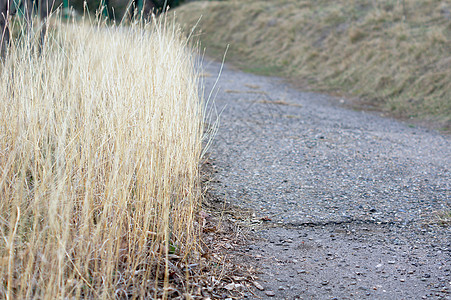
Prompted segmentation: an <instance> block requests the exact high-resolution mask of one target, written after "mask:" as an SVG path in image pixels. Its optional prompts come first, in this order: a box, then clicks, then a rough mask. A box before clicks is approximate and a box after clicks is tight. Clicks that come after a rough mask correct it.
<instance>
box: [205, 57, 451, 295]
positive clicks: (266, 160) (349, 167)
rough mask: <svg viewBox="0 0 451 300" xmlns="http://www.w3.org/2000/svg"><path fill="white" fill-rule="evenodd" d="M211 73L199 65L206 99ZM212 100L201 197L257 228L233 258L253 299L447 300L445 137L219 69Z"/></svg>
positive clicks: (449, 252) (448, 146) (449, 192)
mask: <svg viewBox="0 0 451 300" xmlns="http://www.w3.org/2000/svg"><path fill="white" fill-rule="evenodd" d="M220 68H221V66H220V64H218V63H215V62H210V61H206V62H205V65H204V77H203V81H204V82H203V83H204V85H205V90H206V92H209V91H211V90H212V89H213V86H214V83H215V81H216V78H217V74H218V73H219V70H220ZM213 91H214V93H213V94H215V95H216V96H215V97H214V101H211V102H210V103H209V107H210V110H209V111H210V112H213V111H217V112H220V117H219V130H218V132H217V134H216V136H215V138H214V140H213V142H212V145H211V146H210V148H209V153H210V157H211V159H212V161H213V163H214V166H215V169H216V172H217V173H215V177H214V180H213V182H212V186H211V192H212V193H213V194H214V195H215V196H217V197H220V198H222V199H224V201H227V202H230V203H232V204H234V205H238V206H240V207H243V208H246V209H250V210H252V211H253V214H254V217H253V218H254V220H255V222H263V221H262V220H265V221H264V222H265V224H268V225H267V226H264V227H262V228H261V229H259V230H257V232H256V233H257V235H259V236H260V237H261V239H260V240H259V241H256V242H255V243H253V244H252V245H249V246H248V247H247V248H245V249H244V251H246V252H248V254H249V255H251V256H252V257H254V258H255V259H257V260H258V263H259V266H260V268H261V270H262V274H261V275H260V278H261V281H260V283H261V285H262V286H263V287H264V289H263V290H261V291H260V290H258V289H257V290H256V291H255V294H256V295H257V296H258V297H260V298H262V299H275V298H276V299H334V298H335V299H357V298H368V299H418V298H419V299H421V298H422V297H426V298H437V299H450V295H451V294H450V292H451V230H450V227H449V226H440V224H439V222H438V221H437V212H440V211H450V210H451V139H450V137H449V136H445V135H441V134H439V133H437V132H434V131H431V130H428V129H424V128H420V127H416V126H413V125H408V124H406V123H401V122H398V121H396V120H392V119H387V118H382V117H380V116H378V115H377V114H374V113H366V112H360V111H352V110H349V109H345V108H343V105H342V104H346V101H347V100H346V99H334V98H331V97H329V96H325V95H320V94H315V93H309V92H301V91H298V90H295V89H293V88H291V87H290V86H289V85H288V84H286V83H284V82H283V81H282V80H281V79H278V78H271V77H260V76H256V75H251V74H246V73H242V72H239V71H237V70H234V69H233V68H231V67H229V66H227V65H226V66H225V67H224V70H223V71H222V74H221V76H220V78H219V82H218V85H217V86H216V89H214V90H213ZM207 94H208V93H207ZM209 121H210V123H213V122H214V121H215V117H214V116H213V117H212V119H211V120H209ZM248 297H249V298H253V297H255V296H253V295H248Z"/></svg>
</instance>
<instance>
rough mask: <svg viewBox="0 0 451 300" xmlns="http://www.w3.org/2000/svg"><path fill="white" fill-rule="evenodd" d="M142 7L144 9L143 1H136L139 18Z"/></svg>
mask: <svg viewBox="0 0 451 300" xmlns="http://www.w3.org/2000/svg"><path fill="white" fill-rule="evenodd" d="M143 7H144V0H138V7H137V9H138V15H139V16H140V17H142V13H143Z"/></svg>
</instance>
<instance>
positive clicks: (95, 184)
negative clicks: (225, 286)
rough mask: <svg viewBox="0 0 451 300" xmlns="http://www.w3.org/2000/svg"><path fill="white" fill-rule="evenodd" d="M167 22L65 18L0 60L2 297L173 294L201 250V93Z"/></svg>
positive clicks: (190, 59)
mask: <svg viewBox="0 0 451 300" xmlns="http://www.w3.org/2000/svg"><path fill="white" fill-rule="evenodd" d="M165 22H166V21H164V20H163V21H155V20H153V21H152V22H151V23H148V24H142V23H140V22H138V23H136V24H132V25H130V26H127V27H121V26H112V27H111V26H105V25H102V24H100V23H101V22H99V23H98V24H96V25H86V22H85V23H76V22H69V23H66V24H58V26H54V27H52V28H53V29H51V30H50V31H49V35H48V38H47V41H46V44H45V47H44V48H43V51H42V54H41V55H40V56H39V55H36V51H34V50H33V47H31V46H30V44H29V43H28V42H26V40H27V38H25V37H23V38H21V39H20V38H19V40H16V41H15V43H14V45H12V48H11V49H10V53H9V56H8V58H7V59H5V60H4V62H3V63H2V64H1V65H0V235H1V239H0V279H1V285H0V298H3V299H4V298H6V299H30V298H35V299H57V298H60V299H73V298H74V297H75V298H89V299H92V298H95V299H109V298H126V297H138V298H156V297H163V298H164V297H166V296H167V295H168V294H169V291H170V290H171V287H170V286H169V281H170V279H171V265H172V263H171V261H170V259H171V257H181V258H180V264H182V263H183V262H186V261H188V260H189V259H190V257H192V256H194V255H196V251H197V237H198V233H197V232H196V227H195V220H194V216H195V215H194V213H195V211H196V210H197V209H198V206H199V199H200V194H199V187H198V183H199V172H198V171H199V170H198V167H199V160H200V155H201V150H202V149H201V139H202V135H203V132H202V130H203V119H202V115H203V111H202V103H201V101H200V99H199V96H198V95H199V93H198V76H197V73H196V71H195V69H194V63H195V61H194V60H195V56H194V55H193V53H192V52H190V51H189V50H188V47H187V41H186V40H185V39H183V38H182V37H181V35H180V33H179V30H178V29H177V26H176V25H174V24H165ZM163 286H164V289H162V288H161V287H163Z"/></svg>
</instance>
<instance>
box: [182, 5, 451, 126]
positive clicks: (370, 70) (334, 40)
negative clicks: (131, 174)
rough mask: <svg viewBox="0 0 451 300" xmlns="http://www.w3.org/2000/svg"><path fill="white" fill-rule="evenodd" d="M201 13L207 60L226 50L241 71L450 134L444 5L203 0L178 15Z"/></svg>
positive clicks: (449, 10) (450, 19)
mask: <svg viewBox="0 0 451 300" xmlns="http://www.w3.org/2000/svg"><path fill="white" fill-rule="evenodd" d="M201 15H202V18H201V21H200V25H199V26H198V29H200V32H201V34H200V39H201V41H202V42H203V44H204V45H205V46H206V47H207V53H209V54H210V55H215V54H216V55H217V53H218V51H219V52H221V51H222V52H223V51H224V49H225V47H226V45H227V44H230V45H231V49H230V50H231V51H230V53H229V58H230V59H232V60H233V61H235V62H237V63H239V64H240V65H241V66H242V67H243V68H244V69H247V70H249V71H254V72H258V73H266V74H272V75H284V76H286V77H288V78H290V79H292V80H293V81H294V82H298V83H299V84H300V85H302V86H303V87H304V88H305V87H307V88H310V89H313V90H320V91H325V92H330V93H333V94H345V95H348V96H357V97H358V100H357V101H356V102H355V104H357V105H358V106H359V107H362V106H365V107H366V108H374V109H377V110H381V111H384V112H386V113H389V114H391V115H394V116H397V117H401V118H410V119H414V120H417V121H426V122H431V121H432V122H433V126H434V127H436V128H440V129H446V128H447V129H450V128H451V56H450V53H451V2H450V1H433V0H405V1H395V0H383V1H371V0H353V1H344V0H339V1H333V2H331V1H321V0H320V1H313V0H304V1H302V0H279V1H211V2H204V1H201V2H194V3H190V4H188V5H185V6H182V7H180V8H179V9H177V17H178V20H179V21H180V22H181V23H184V24H186V26H187V28H190V27H191V26H193V25H194V24H196V22H197V21H198V20H199V18H200V16H201ZM197 32H199V30H198V31H197ZM215 52H216V53H215ZM257 65H258V67H256V66H257Z"/></svg>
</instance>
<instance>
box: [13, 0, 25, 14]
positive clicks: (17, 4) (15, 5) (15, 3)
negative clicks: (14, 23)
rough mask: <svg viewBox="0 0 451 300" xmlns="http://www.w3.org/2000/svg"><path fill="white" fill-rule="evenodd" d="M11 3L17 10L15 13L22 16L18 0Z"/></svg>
mask: <svg viewBox="0 0 451 300" xmlns="http://www.w3.org/2000/svg"><path fill="white" fill-rule="evenodd" d="M13 5H14V8H15V9H16V11H17V15H18V16H19V17H23V16H24V12H23V10H22V9H21V8H20V0H14V1H13Z"/></svg>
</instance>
